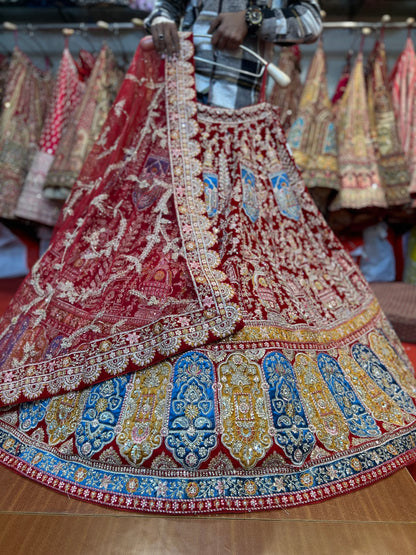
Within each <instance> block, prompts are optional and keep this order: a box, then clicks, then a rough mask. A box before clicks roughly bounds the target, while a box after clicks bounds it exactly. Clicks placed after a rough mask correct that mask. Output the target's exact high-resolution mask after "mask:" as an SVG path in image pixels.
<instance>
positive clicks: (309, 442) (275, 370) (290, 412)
mask: <svg viewBox="0 0 416 555" xmlns="http://www.w3.org/2000/svg"><path fill="white" fill-rule="evenodd" d="M263 370H264V373H265V376H266V380H267V383H268V384H269V386H270V389H269V396H270V405H271V409H272V415H273V423H274V427H275V429H276V431H275V441H276V443H277V444H278V445H280V447H282V449H283V450H284V452H285V455H286V456H287V457H288V458H289V459H290V460H291V461H292V462H293V463H294V464H299V465H300V464H303V463H304V462H305V460H306V458H307V457H308V455H309V454H310V453H311V451H312V450H313V448H314V446H315V438H314V435H313V434H312V432H311V431H310V430H309V429H308V421H307V420H306V416H305V411H304V410H303V407H302V403H301V400H300V398H299V395H298V392H297V384H296V379H295V375H294V372H293V368H292V366H291V364H290V362H289V361H288V360H287V358H286V357H285V356H284V355H283V354H281V353H279V352H274V353H269V354H268V355H267V356H266V357H265V358H264V361H263Z"/></svg>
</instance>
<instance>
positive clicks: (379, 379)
mask: <svg viewBox="0 0 416 555" xmlns="http://www.w3.org/2000/svg"><path fill="white" fill-rule="evenodd" d="M352 355H353V357H354V358H355V360H356V361H357V362H358V364H359V365H360V366H361V368H363V369H364V370H365V371H366V372H367V374H369V375H370V376H371V378H372V379H373V380H374V381H375V382H376V384H377V385H378V386H379V388H380V389H382V390H383V391H384V392H385V393H387V395H389V397H391V398H392V399H393V400H394V401H395V402H396V403H397V404H398V405H399V407H400V408H401V409H403V410H405V411H406V412H410V413H411V414H416V407H415V405H414V403H413V400H412V398H411V397H410V395H408V394H407V393H406V392H405V391H404V390H403V389H401V388H400V386H399V384H398V383H397V382H396V380H395V379H394V378H393V376H392V375H391V374H390V372H389V371H388V370H387V368H386V367H385V366H384V364H383V363H382V362H381V361H380V359H379V358H378V357H377V355H376V354H375V353H373V351H372V350H371V349H369V348H368V347H367V346H366V345H361V344H359V343H357V344H356V345H354V346H353V348H352Z"/></svg>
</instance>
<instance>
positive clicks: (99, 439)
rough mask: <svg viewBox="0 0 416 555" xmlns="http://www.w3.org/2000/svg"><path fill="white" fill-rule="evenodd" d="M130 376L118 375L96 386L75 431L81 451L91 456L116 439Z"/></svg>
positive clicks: (83, 454)
mask: <svg viewBox="0 0 416 555" xmlns="http://www.w3.org/2000/svg"><path fill="white" fill-rule="evenodd" d="M129 380H130V376H118V377H116V378H112V379H111V380H107V381H105V382H103V383H100V384H97V385H95V386H94V387H92V389H91V393H90V394H89V396H88V399H87V402H86V404H85V408H84V412H83V414H82V418H81V422H80V424H79V425H78V426H77V429H76V432H75V435H76V446H77V449H78V452H79V453H80V455H82V456H84V457H91V456H92V455H94V453H97V452H98V451H100V450H101V449H102V448H103V446H104V445H106V444H107V443H110V442H111V441H113V439H114V437H115V430H114V428H115V426H116V424H117V422H118V419H119V416H120V411H121V407H122V405H123V399H124V395H125V391H126V385H127V383H128V382H129Z"/></svg>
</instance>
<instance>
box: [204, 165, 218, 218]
mask: <svg viewBox="0 0 416 555" xmlns="http://www.w3.org/2000/svg"><path fill="white" fill-rule="evenodd" d="M204 192H205V204H206V207H207V215H208V217H209V218H212V217H213V216H215V215H216V214H217V213H218V176H217V175H216V174H215V173H207V172H204Z"/></svg>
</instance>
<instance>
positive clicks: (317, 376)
mask: <svg viewBox="0 0 416 555" xmlns="http://www.w3.org/2000/svg"><path fill="white" fill-rule="evenodd" d="M294 370H295V374H296V378H297V381H298V383H299V391H300V394H301V398H302V401H303V404H304V406H305V409H306V415H307V418H308V420H309V422H310V424H311V425H312V426H314V428H315V430H316V436H317V438H318V439H319V440H320V441H321V442H322V443H323V445H324V446H325V447H326V448H327V449H329V450H330V451H341V450H343V449H347V448H348V447H349V439H348V436H349V429H348V426H347V423H346V421H345V418H344V416H343V414H342V412H341V411H340V409H339V407H338V405H337V403H336V402H335V400H334V398H333V397H332V395H331V392H330V390H329V388H328V386H327V385H326V383H325V381H324V379H323V378H322V375H321V373H320V372H319V369H318V365H317V364H316V362H315V360H314V359H313V358H312V357H311V356H310V355H305V354H303V353H299V354H297V355H296V358H295V364H294Z"/></svg>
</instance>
